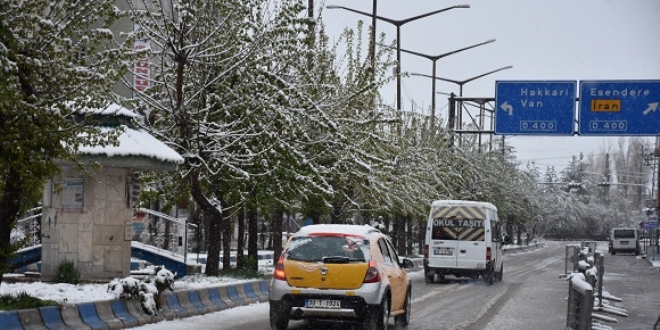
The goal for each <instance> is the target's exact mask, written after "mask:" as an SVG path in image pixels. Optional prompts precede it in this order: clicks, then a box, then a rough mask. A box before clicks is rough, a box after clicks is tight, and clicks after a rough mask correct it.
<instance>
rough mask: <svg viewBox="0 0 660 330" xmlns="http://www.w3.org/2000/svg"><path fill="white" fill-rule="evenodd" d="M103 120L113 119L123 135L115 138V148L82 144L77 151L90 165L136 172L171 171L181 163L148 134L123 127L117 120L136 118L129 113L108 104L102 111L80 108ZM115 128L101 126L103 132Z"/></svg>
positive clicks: (118, 106) (136, 116)
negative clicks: (94, 164)
mask: <svg viewBox="0 0 660 330" xmlns="http://www.w3.org/2000/svg"><path fill="white" fill-rule="evenodd" d="M80 111H81V112H88V113H92V114H94V115H100V116H103V117H107V118H117V120H116V123H118V124H119V125H118V126H117V127H118V128H119V129H122V130H123V132H122V133H121V134H120V135H119V137H118V138H117V142H118V144H117V145H108V146H105V147H101V146H96V147H90V146H86V145H82V146H80V148H79V152H80V154H81V155H83V156H84V159H85V160H87V161H90V162H99V163H100V164H102V165H103V166H111V167H127V168H133V169H136V170H150V171H172V170H174V169H175V168H176V166H177V165H178V164H181V163H183V157H181V155H179V154H178V153H177V152H176V151H174V150H173V149H172V148H170V147H168V146H167V145H166V144H165V143H163V142H161V141H159V140H158V139H156V138H155V137H153V136H152V135H151V134H149V133H147V132H145V131H143V130H141V129H139V128H134V127H131V126H128V125H125V124H122V121H121V120H120V119H119V118H122V117H123V118H127V119H134V118H139V117H140V116H139V115H137V114H135V113H133V112H132V111H130V110H128V109H126V108H124V107H122V106H120V105H117V104H114V103H111V104H110V105H108V106H107V107H106V108H103V109H82V110H80ZM117 127H101V130H102V131H103V132H111V131H113V130H115V129H117Z"/></svg>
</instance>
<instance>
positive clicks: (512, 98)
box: [495, 81, 577, 135]
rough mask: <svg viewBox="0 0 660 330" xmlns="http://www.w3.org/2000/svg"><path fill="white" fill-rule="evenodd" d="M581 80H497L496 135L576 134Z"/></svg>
mask: <svg viewBox="0 0 660 330" xmlns="http://www.w3.org/2000/svg"><path fill="white" fill-rule="evenodd" d="M576 88H577V81H497V82H496V83H495V108H496V109H495V134H511V135H572V134H573V133H575V130H574V127H573V125H574V123H575V92H576Z"/></svg>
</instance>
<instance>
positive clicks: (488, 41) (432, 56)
mask: <svg viewBox="0 0 660 330" xmlns="http://www.w3.org/2000/svg"><path fill="white" fill-rule="evenodd" d="M492 42H495V39H490V40H487V41H484V42H481V43H478V44H474V45H471V46H467V47H463V48H461V49H457V50H454V51H451V52H447V53H443V54H439V55H429V54H423V53H419V52H413V51H410V50H406V49H401V51H402V52H404V53H408V54H412V55H417V56H420V57H424V58H428V59H429V60H431V62H433V65H432V66H431V72H432V74H433V77H432V78H433V80H432V84H431V118H435V94H436V92H435V85H436V82H435V81H436V79H435V78H436V62H437V61H438V60H439V59H441V58H444V57H447V56H449V55H454V54H456V53H460V52H462V51H465V50H468V49H472V48H476V47H479V46H483V45H486V44H489V43H492ZM388 47H389V46H388Z"/></svg>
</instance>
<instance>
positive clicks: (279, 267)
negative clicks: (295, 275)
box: [273, 255, 286, 281]
mask: <svg viewBox="0 0 660 330" xmlns="http://www.w3.org/2000/svg"><path fill="white" fill-rule="evenodd" d="M273 278H274V279H276V280H281V281H286V272H284V255H281V256H280V258H279V259H278V260H277V264H275V271H274V272H273Z"/></svg>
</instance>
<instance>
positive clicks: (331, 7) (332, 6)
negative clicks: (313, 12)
mask: <svg viewBox="0 0 660 330" xmlns="http://www.w3.org/2000/svg"><path fill="white" fill-rule="evenodd" d="M325 8H328V9H341V7H340V6H337V5H327V6H325Z"/></svg>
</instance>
